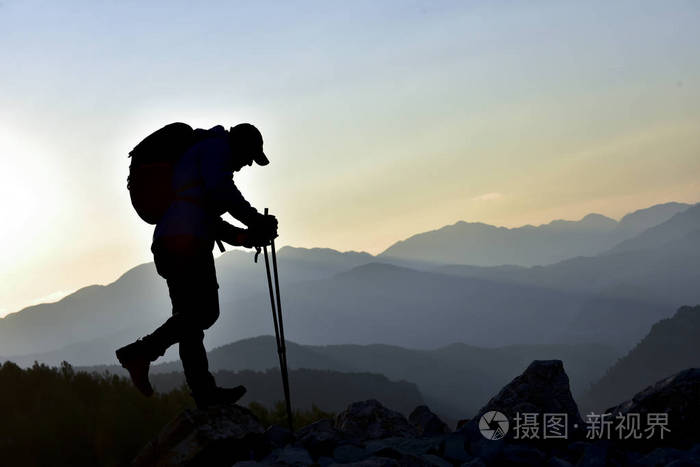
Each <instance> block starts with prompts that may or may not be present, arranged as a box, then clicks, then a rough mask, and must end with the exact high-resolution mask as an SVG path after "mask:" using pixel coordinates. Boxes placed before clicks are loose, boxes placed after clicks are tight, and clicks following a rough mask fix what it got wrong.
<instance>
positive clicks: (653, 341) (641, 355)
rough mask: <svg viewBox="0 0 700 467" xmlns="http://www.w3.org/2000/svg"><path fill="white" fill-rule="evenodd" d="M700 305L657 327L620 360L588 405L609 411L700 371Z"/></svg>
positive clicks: (594, 388) (682, 310)
mask: <svg viewBox="0 0 700 467" xmlns="http://www.w3.org/2000/svg"><path fill="white" fill-rule="evenodd" d="M699 337H700V305H697V306H695V307H688V306H686V307H682V308H680V309H678V311H677V312H676V314H675V315H673V317H671V318H668V319H664V320H661V321H659V322H658V323H656V324H654V326H653V327H652V328H651V331H649V334H647V335H646V337H644V339H642V341H641V342H639V344H637V345H636V346H635V347H634V348H633V349H632V350H631V351H630V352H629V353H628V354H627V355H625V356H624V357H623V358H621V359H620V360H618V361H617V362H616V363H615V364H614V365H613V366H612V367H611V368H610V369H608V371H607V372H606V374H605V375H604V376H603V377H602V378H601V379H600V381H598V382H596V383H595V384H594V385H593V386H592V387H591V389H590V391H589V392H588V393H587V394H586V398H585V403H586V404H588V405H590V406H591V407H592V408H595V409H598V410H600V409H605V408H608V407H611V406H613V405H614V404H619V403H621V402H622V401H624V400H625V399H626V398H628V397H629V394H630V393H631V392H633V391H634V390H635V388H643V387H646V386H649V385H651V384H653V383H655V382H657V381H659V380H661V379H663V378H665V377H667V376H670V375H672V374H674V373H677V372H679V371H680V370H683V369H685V368H697V367H700V338H699Z"/></svg>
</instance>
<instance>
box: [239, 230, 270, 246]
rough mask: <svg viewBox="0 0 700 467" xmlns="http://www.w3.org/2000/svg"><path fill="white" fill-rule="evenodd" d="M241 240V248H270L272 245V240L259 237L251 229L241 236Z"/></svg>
mask: <svg viewBox="0 0 700 467" xmlns="http://www.w3.org/2000/svg"><path fill="white" fill-rule="evenodd" d="M240 238H241V246H244V247H246V248H258V247H263V246H268V245H269V244H270V241H271V239H269V238H267V237H261V236H259V235H256V234H255V233H254V232H252V231H251V230H250V229H248V230H244V231H243V232H242V233H241V234H240Z"/></svg>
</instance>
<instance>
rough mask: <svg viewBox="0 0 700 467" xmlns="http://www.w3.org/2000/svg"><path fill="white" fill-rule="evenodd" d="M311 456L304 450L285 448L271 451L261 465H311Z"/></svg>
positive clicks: (291, 447)
mask: <svg viewBox="0 0 700 467" xmlns="http://www.w3.org/2000/svg"><path fill="white" fill-rule="evenodd" d="M313 462H314V461H313V459H312V458H311V454H309V451H307V450H306V449H304V448H299V447H294V446H285V447H284V448H282V449H275V450H274V451H272V452H271V453H270V454H269V455H268V456H267V457H266V458H265V459H263V461H262V463H263V464H266V465H276V464H282V465H298V466H303V465H311V464H313Z"/></svg>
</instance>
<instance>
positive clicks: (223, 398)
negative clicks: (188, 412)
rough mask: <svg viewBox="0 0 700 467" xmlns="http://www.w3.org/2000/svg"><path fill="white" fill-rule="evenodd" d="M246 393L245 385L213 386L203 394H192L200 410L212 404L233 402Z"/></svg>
mask: <svg viewBox="0 0 700 467" xmlns="http://www.w3.org/2000/svg"><path fill="white" fill-rule="evenodd" d="M245 393H246V388H245V386H236V387H235V388H220V387H218V386H216V387H214V388H213V389H212V390H211V391H210V392H208V393H206V394H204V395H198V394H194V393H193V394H192V397H193V398H194V402H195V404H197V408H198V409H200V410H202V409H206V408H207V407H209V406H212V405H222V404H235V403H236V402H238V400H239V399H240V398H241V397H243V395H244V394H245Z"/></svg>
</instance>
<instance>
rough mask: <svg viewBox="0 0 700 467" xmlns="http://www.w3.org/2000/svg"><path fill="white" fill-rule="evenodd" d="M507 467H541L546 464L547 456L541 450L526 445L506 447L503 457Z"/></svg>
mask: <svg viewBox="0 0 700 467" xmlns="http://www.w3.org/2000/svg"><path fill="white" fill-rule="evenodd" d="M501 457H502V461H501V462H505V463H506V464H507V465H512V466H516V465H521V466H535V467H536V466H540V465H542V464H544V461H545V458H546V456H545V454H544V453H543V452H542V451H540V450H539V449H536V448H533V447H530V446H524V445H518V444H514V445H506V446H505V447H504V448H503V453H502V455H501Z"/></svg>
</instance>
